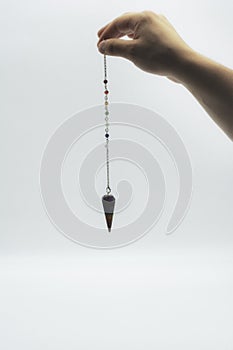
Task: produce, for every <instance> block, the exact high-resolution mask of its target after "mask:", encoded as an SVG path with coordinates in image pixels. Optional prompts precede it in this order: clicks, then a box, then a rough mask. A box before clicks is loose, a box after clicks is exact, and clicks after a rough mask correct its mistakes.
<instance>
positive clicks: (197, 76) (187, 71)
mask: <svg viewBox="0 0 233 350" xmlns="http://www.w3.org/2000/svg"><path fill="white" fill-rule="evenodd" d="M174 76H175V78H176V79H177V80H178V81H179V82H180V83H181V84H183V85H184V86H185V87H186V88H187V89H188V90H189V91H190V92H191V93H192V94H193V95H194V96H195V97H196V98H197V100H198V101H199V103H200V104H201V105H202V106H203V108H204V109H205V110H206V112H207V113H208V114H209V115H210V116H211V117H212V119H213V120H214V121H215V122H216V123H217V124H218V125H219V126H220V127H221V128H222V129H223V131H224V132H225V133H226V134H227V135H228V136H229V137H230V139H231V140H233V70H231V69H230V68H227V67H225V66H223V65H221V64H219V63H217V62H214V61H212V60H211V59H209V58H207V57H205V56H203V55H201V54H199V53H197V52H195V51H192V50H187V52H186V53H185V54H184V53H183V54H182V58H178V59H177V64H176V69H175V74H174Z"/></svg>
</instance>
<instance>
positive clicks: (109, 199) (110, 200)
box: [102, 194, 115, 232]
mask: <svg viewBox="0 0 233 350" xmlns="http://www.w3.org/2000/svg"><path fill="white" fill-rule="evenodd" d="M102 203H103V207H104V214H105V218H106V223H107V226H108V232H111V227H112V218H113V212H114V206H115V198H114V196H113V195H111V194H105V195H104V196H103V197H102Z"/></svg>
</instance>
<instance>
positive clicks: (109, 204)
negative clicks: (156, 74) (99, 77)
mask: <svg viewBox="0 0 233 350" xmlns="http://www.w3.org/2000/svg"><path fill="white" fill-rule="evenodd" d="M103 83H104V85H105V91H104V94H105V98H104V99H105V101H104V106H105V148H106V170H107V187H106V194H105V195H104V196H103V197H102V203H103V207H104V214H105V219H106V223H107V227H108V232H111V227H112V219H113V212H114V206H115V198H114V196H113V195H112V194H110V193H111V188H110V185H109V111H108V93H109V91H108V88H107V83H108V80H107V65H106V55H104V81H103Z"/></svg>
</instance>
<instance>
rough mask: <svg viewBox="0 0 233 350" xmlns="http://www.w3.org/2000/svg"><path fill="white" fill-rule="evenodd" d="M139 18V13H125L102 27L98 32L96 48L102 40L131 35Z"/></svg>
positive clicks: (140, 14)
mask: <svg viewBox="0 0 233 350" xmlns="http://www.w3.org/2000/svg"><path fill="white" fill-rule="evenodd" d="M141 16H142V13H140V12H127V13H125V14H123V15H121V16H120V17H117V18H116V19H114V20H113V21H112V22H110V23H109V24H107V25H106V26H104V27H102V28H101V29H100V30H99V31H98V36H99V41H98V43H97V46H98V45H99V43H100V42H101V41H102V40H105V39H109V38H120V37H122V36H125V35H128V34H133V32H134V30H135V28H136V26H137V24H138V23H139V22H140V18H141Z"/></svg>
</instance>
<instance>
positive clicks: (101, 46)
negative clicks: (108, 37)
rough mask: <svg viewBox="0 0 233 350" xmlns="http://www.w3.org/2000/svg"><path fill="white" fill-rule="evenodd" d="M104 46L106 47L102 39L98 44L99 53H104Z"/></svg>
mask: <svg viewBox="0 0 233 350" xmlns="http://www.w3.org/2000/svg"><path fill="white" fill-rule="evenodd" d="M105 48H106V41H105V40H103V41H102V42H101V43H100V44H99V50H100V52H101V53H104V51H105Z"/></svg>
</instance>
